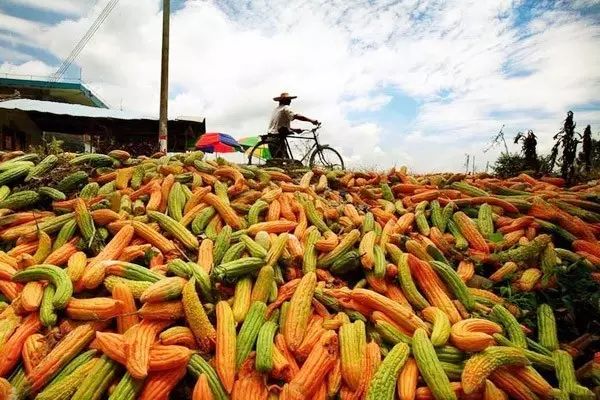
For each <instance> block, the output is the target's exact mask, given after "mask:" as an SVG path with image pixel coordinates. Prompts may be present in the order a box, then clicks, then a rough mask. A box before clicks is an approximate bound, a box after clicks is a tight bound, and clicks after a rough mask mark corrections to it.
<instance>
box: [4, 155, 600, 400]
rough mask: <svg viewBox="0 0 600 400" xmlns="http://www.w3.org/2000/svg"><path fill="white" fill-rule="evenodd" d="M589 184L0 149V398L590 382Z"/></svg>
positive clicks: (417, 393)
mask: <svg viewBox="0 0 600 400" xmlns="http://www.w3.org/2000/svg"><path fill="white" fill-rule="evenodd" d="M598 237H600V185H599V184H598V183H597V182H590V183H588V184H582V185H579V186H575V187H570V188H567V187H564V182H562V180H560V179H558V178H540V179H535V178H533V177H531V176H529V175H524V174H522V175H520V176H518V177H515V178H512V179H508V180H499V179H495V178H493V177H490V176H484V175H478V176H465V175H462V174H437V175H427V176H412V175H409V174H408V173H407V171H406V169H404V168H402V169H392V170H390V171H388V172H385V173H377V172H372V173H360V172H352V171H324V170H318V169H315V170H305V171H294V172H293V173H292V172H285V171H283V170H278V169H275V168H265V169H258V168H254V167H247V166H239V165H234V164H229V163H227V162H225V161H222V160H219V161H208V160H205V159H204V158H203V154H202V153H201V152H192V153H187V154H178V155H172V156H160V155H157V156H154V157H140V158H132V157H130V155H129V154H128V153H126V152H124V151H120V150H116V151H113V152H111V153H109V154H106V155H105V154H80V155H77V154H68V153H62V154H58V155H49V156H46V157H44V156H39V155H37V154H23V153H4V154H2V160H1V161H0V247H1V248H2V251H0V293H1V295H2V298H1V300H2V302H1V303H0V304H1V308H0V377H1V378H0V399H9V398H11V399H12V398H15V399H29V398H32V399H33V398H35V399H39V400H43V399H49V400H60V399H78V400H82V399H85V400H89V399H105V398H108V399H113V400H124V399H148V400H149V399H167V398H169V397H170V398H172V399H182V398H192V399H196V400H198V399H217V400H222V399H227V398H232V399H282V400H289V399H311V400H312V399H335V398H340V399H371V400H388V399H389V400H391V399H395V398H398V399H401V400H412V399H419V400H425V399H437V400H451V399H507V398H512V399H527V400H529V399H532V400H533V399H551V398H558V399H593V398H594V397H595V393H596V394H597V393H598V392H599V389H598V388H599V387H600V353H595V355H594V352H595V351H598V350H599V349H598V343H597V339H598V337H597V335H598V333H599V331H600V330H599V328H598V321H597V318H598V315H599V314H600V313H599V309H600V300H599V299H600V285H599V283H598V282H599V281H600V272H599V268H600V243H599V242H598Z"/></svg>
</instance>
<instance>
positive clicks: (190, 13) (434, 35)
mask: <svg viewBox="0 0 600 400" xmlns="http://www.w3.org/2000/svg"><path fill="white" fill-rule="evenodd" d="M107 3H108V0H47V1H45V2H39V1H37V0H6V1H3V2H2V3H0V73H10V74H28V75H40V76H43V75H49V74H51V73H52V72H53V71H54V70H56V69H57V67H58V66H59V65H60V62H61V60H62V59H64V58H65V57H66V56H67V55H68V54H69V52H70V51H71V49H72V48H73V47H74V46H75V44H76V43H77V41H78V39H79V38H80V37H81V36H82V35H83V34H84V33H85V31H86V30H87V28H88V27H89V26H90V25H91V23H92V22H93V20H94V19H95V17H96V16H97V15H98V14H99V13H100V12H101V10H102V8H103V7H104V6H105V5H106V4H107ZM267 3H268V5H266V4H267ZM160 24H161V6H160V2H159V1H158V0H137V1H136V0H120V1H119V3H118V4H117V6H116V7H115V9H114V10H113V12H112V13H111V15H110V16H109V18H108V19H107V20H106V22H105V23H104V24H103V25H102V27H101V28H100V29H99V31H98V32H97V33H96V35H95V36H94V38H93V39H92V40H91V41H90V43H89V44H88V46H86V48H85V50H84V51H83V52H82V53H81V54H80V56H79V57H78V59H77V60H76V63H75V64H76V65H74V66H72V67H71V68H70V69H69V71H68V72H67V76H68V77H79V74H80V71H81V74H82V76H83V79H84V81H85V82H86V83H87V84H88V85H89V86H90V88H92V90H93V91H94V92H95V93H97V94H98V95H99V96H100V97H101V98H102V99H104V100H106V101H107V102H108V103H109V104H110V105H111V106H113V107H117V108H119V107H122V108H124V109H129V110H132V111H141V112H144V113H146V114H156V113H157V109H158V107H157V105H158V100H157V99H158V87H159V85H158V76H159V74H158V71H159V70H158V67H159V56H160ZM171 26H172V32H171V34H172V40H171V76H170V79H171V90H170V100H171V101H170V114H172V115H173V116H177V115H185V116H190V115H202V116H205V117H206V118H207V124H208V129H209V130H216V131H223V132H227V133H231V134H232V135H234V136H238V137H241V136H248V135H252V134H260V133H262V132H263V131H264V130H265V127H266V124H267V122H268V121H267V120H268V116H269V113H270V109H271V108H272V107H273V105H274V103H273V102H272V101H271V100H270V99H271V97H273V96H274V95H276V94H278V93H279V92H281V91H289V92H294V93H295V94H297V95H298V96H299V98H298V100H297V101H296V102H295V103H294V104H293V106H294V108H295V109H296V110H297V111H298V112H300V113H303V114H305V115H309V116H311V117H314V118H317V119H319V120H322V121H323V122H324V127H323V135H324V136H325V141H327V142H329V143H330V144H332V145H335V146H336V147H338V148H340V149H341V150H342V152H343V154H344V156H345V157H346V158H347V159H348V160H349V162H350V164H351V165H354V166H356V167H376V168H386V167H389V166H392V165H403V164H406V165H408V166H409V167H411V168H413V169H414V170H416V171H418V172H426V171H433V170H459V169H460V168H461V166H462V164H463V161H464V154H465V153H468V154H473V155H475V156H476V159H477V160H478V165H477V168H478V169H480V170H481V169H483V168H484V167H485V163H486V161H493V159H494V158H495V157H496V156H497V155H498V151H499V149H494V150H492V151H490V152H487V153H485V154H483V153H482V150H483V148H485V147H487V144H488V142H489V140H490V138H491V137H493V136H494V134H495V133H496V132H497V131H498V129H499V128H500V127H501V126H502V125H505V132H506V133H507V136H509V138H510V137H512V136H514V135H515V134H516V133H517V132H518V131H519V130H526V129H533V130H534V131H536V134H537V135H538V138H539V142H540V150H539V151H540V152H542V153H543V152H544V151H547V150H548V149H549V148H550V147H551V136H552V135H553V134H554V133H555V132H556V131H557V130H558V129H559V127H560V123H561V120H562V119H563V118H564V116H565V114H566V111H568V110H569V109H572V110H574V111H575V119H576V120H577V121H578V124H579V126H585V125H587V124H588V123H589V124H592V130H593V132H598V131H599V130H600V129H599V128H598V126H599V125H600V99H598V95H597V94H598V93H600V90H599V89H600V68H598V66H599V65H600V1H598V0H572V1H566V0H565V1H534V0H496V1H483V2H482V1H471V0H451V1H444V2H440V1H436V0H400V1H384V0H371V1H367V0H354V1H319V0H290V1H272V2H263V1H255V2H252V1H243V2H242V1H219V2H217V1H214V2H211V1H200V0H188V1H184V0H174V1H172V17H171ZM511 149H512V150H515V151H516V150H518V149H517V148H515V147H511Z"/></svg>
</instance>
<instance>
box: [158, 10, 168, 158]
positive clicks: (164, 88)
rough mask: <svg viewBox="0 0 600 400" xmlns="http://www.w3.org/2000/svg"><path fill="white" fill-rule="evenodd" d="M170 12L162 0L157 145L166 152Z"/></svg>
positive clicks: (161, 150)
mask: <svg viewBox="0 0 600 400" xmlns="http://www.w3.org/2000/svg"><path fill="white" fill-rule="evenodd" d="M170 14H171V3H170V0H163V28H162V56H161V64H160V114H159V122H158V147H159V151H160V152H162V153H165V154H166V153H167V140H168V132H167V124H168V108H167V107H168V100H169V17H170Z"/></svg>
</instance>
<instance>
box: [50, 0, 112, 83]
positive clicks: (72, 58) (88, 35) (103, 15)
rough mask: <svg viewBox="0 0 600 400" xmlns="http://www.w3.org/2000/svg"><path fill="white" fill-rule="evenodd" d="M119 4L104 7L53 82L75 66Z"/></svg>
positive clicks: (51, 79) (64, 62)
mask: <svg viewBox="0 0 600 400" xmlns="http://www.w3.org/2000/svg"><path fill="white" fill-rule="evenodd" d="M118 2H119V0H110V1H109V2H108V4H107V5H106V6H105V7H104V9H103V10H102V12H101V13H100V15H98V17H97V18H96V20H95V21H94V23H93V24H92V25H91V26H90V27H89V29H88V30H87V32H86V33H85V35H83V37H82V38H81V39H80V40H79V42H78V43H77V44H76V45H75V47H74V48H73V50H71V53H70V54H69V56H68V57H67V58H66V59H65V60H64V61H63V62H62V64H61V65H60V67H59V68H58V70H56V72H55V73H54V75H52V76H51V77H50V81H51V82H56V81H58V80H59V79H60V78H62V76H63V75H64V74H65V72H67V69H69V67H70V66H71V64H73V61H75V59H76V58H77V56H78V55H79V53H81V51H82V50H83V49H84V48H85V46H86V45H87V44H88V42H89V41H90V39H91V38H92V37H93V36H94V34H95V33H96V31H97V30H98V29H99V28H100V26H101V25H102V23H103V22H104V21H105V20H106V18H108V16H109V15H110V13H111V11H112V10H113V9H114V8H115V6H116V5H117V3H118Z"/></svg>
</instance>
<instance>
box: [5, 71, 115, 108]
mask: <svg viewBox="0 0 600 400" xmlns="http://www.w3.org/2000/svg"><path fill="white" fill-rule="evenodd" d="M1 89H8V90H9V91H10V93H12V92H13V90H18V91H19V92H20V93H21V97H24V98H35V99H44V100H50V101H59V102H63V103H71V104H83V105H87V106H92V107H100V108H108V106H107V105H106V104H105V103H104V102H103V101H102V100H100V99H99V98H98V97H97V96H96V95H94V94H93V93H92V91H91V90H90V89H88V88H87V87H86V86H85V85H84V84H83V83H81V82H51V81H47V80H34V79H18V78H17V79H15V78H8V77H5V78H0V91H1Z"/></svg>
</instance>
